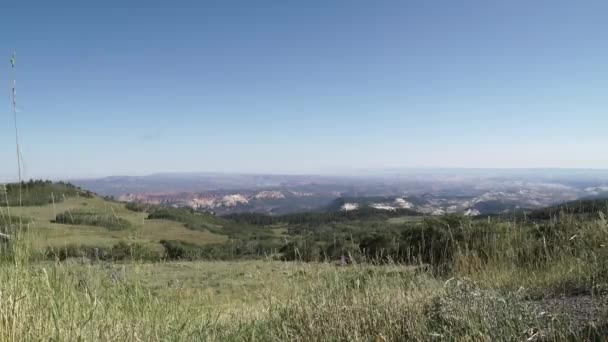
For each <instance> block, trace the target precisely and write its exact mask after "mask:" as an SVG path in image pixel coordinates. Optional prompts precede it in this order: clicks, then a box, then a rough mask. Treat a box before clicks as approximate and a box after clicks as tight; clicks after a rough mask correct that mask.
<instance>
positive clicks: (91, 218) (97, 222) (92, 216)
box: [55, 210, 131, 230]
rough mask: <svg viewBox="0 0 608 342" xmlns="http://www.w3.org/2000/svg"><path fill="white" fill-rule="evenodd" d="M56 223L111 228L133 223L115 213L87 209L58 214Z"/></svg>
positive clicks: (127, 227) (128, 226)
mask: <svg viewBox="0 0 608 342" xmlns="http://www.w3.org/2000/svg"><path fill="white" fill-rule="evenodd" d="M55 222H56V223H62V224H74V225H87V226H98V227H104V228H107V229H109V230H124V229H129V228H131V223H130V222H129V221H127V220H125V219H123V218H122V217H117V216H116V215H114V214H113V213H99V212H94V211H85V210H71V211H66V212H63V213H61V214H58V215H57V216H56V217H55Z"/></svg>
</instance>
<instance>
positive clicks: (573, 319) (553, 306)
mask: <svg viewBox="0 0 608 342" xmlns="http://www.w3.org/2000/svg"><path fill="white" fill-rule="evenodd" d="M530 304H531V305H532V307H533V308H534V309H535V311H536V313H537V315H538V316H539V317H542V318H548V319H558V320H560V321H567V322H569V325H570V329H571V330H572V332H573V333H580V332H584V333H586V331H589V329H590V328H592V327H593V328H595V329H593V330H592V331H593V332H594V333H593V335H594V338H598V337H600V336H601V337H602V340H604V339H603V338H608V297H599V296H590V295H583V296H569V297H561V298H547V299H543V300H536V301H532V302H530ZM541 335H544V334H542V333H541V334H538V336H539V337H540V336H541ZM594 338H591V337H590V340H594ZM535 340H536V339H529V341H535ZM538 340H542V338H540V339H538Z"/></svg>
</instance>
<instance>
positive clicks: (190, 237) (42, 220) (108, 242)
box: [0, 184, 226, 251]
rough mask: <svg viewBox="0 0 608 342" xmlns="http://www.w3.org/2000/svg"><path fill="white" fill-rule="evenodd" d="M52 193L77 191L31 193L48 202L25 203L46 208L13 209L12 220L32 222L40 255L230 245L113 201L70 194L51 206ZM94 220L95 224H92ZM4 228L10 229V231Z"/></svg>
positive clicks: (46, 188)
mask: <svg viewBox="0 0 608 342" xmlns="http://www.w3.org/2000/svg"><path fill="white" fill-rule="evenodd" d="M50 189H53V192H52V193H58V194H61V192H60V191H61V190H66V189H68V190H70V189H72V188H71V187H70V186H62V185H57V184H47V185H45V186H44V189H40V190H37V191H35V192H34V191H30V193H42V194H44V195H42V197H43V198H44V199H45V200H44V201H42V200H37V201H35V202H32V201H29V202H25V203H28V204H31V203H43V204H41V205H27V206H26V205H25V204H24V206H22V207H12V206H11V207H9V208H8V210H10V214H11V216H12V217H25V218H27V227H28V228H29V232H30V233H31V235H32V237H33V245H34V247H35V248H36V249H39V250H40V249H45V248H65V247H66V246H73V245H82V246H91V247H100V248H109V247H112V246H114V245H116V244H118V243H120V242H124V243H131V244H141V245H142V246H145V247H149V248H151V249H152V250H157V251H162V246H161V245H160V241H161V240H164V239H182V240H185V241H190V242H192V243H195V244H200V245H204V244H208V243H219V242H222V241H225V240H226V237H225V236H222V235H219V234H214V233H211V232H209V231H206V230H192V229H188V228H186V227H185V225H184V224H183V223H180V222H176V221H171V220H163V219H155V220H149V219H147V217H148V214H147V213H143V212H135V211H132V210H128V209H127V208H126V207H125V204H124V203H118V202H112V201H108V200H105V199H103V198H100V197H98V196H96V195H94V194H92V193H90V192H81V191H75V192H71V193H68V194H70V196H65V195H62V196H61V197H60V199H61V200H57V201H56V202H55V203H54V204H53V203H46V202H47V201H46V197H47V196H46V194H50V193H51V192H50ZM57 190H59V191H57ZM55 191H57V192H55ZM64 194H65V193H64ZM83 194H84V196H83ZM3 209H4V210H3V212H4V213H7V208H6V206H3ZM79 216H86V217H88V218H89V221H88V222H86V221H85V222H82V221H79V220H78V217H79ZM7 217H8V216H7ZM91 217H94V218H95V220H91V219H90V218H91ZM58 218H59V219H58ZM115 221H116V222H117V221H120V222H122V223H123V224H122V225H120V226H118V227H114V226H113V225H112V223H114V222H115ZM217 221H218V220H217V219H215V220H213V225H214V226H215V227H218V228H221V226H219V225H217ZM0 224H2V221H0ZM210 224H211V223H210ZM2 228H6V225H5V226H4V227H2Z"/></svg>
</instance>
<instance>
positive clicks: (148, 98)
mask: <svg viewBox="0 0 608 342" xmlns="http://www.w3.org/2000/svg"><path fill="white" fill-rule="evenodd" d="M127 2H128V3H129V5H126V3H127ZM93 3H94V4H93ZM0 19H1V20H0V57H1V60H3V61H4V62H2V65H0V85H2V86H1V88H3V89H4V91H3V92H4V93H5V94H6V95H7V96H1V97H0V178H14V177H15V175H16V167H15V161H14V160H15V156H14V154H15V151H14V149H15V148H14V137H13V131H12V115H11V112H10V102H9V97H8V94H9V89H8V84H9V79H10V75H9V69H10V67H9V66H10V65H9V58H10V54H11V52H12V51H13V49H14V50H16V51H17V65H16V67H17V69H16V78H17V89H18V90H17V91H18V94H17V96H18V99H17V102H18V108H19V113H18V116H19V128H20V130H21V143H22V150H23V158H24V161H25V168H26V173H25V174H26V177H53V178H57V177H62V178H70V177H88V176H103V175H116V174H121V175H124V174H148V173H154V172H161V171H163V172H166V171H226V172H272V173H319V172H333V171H336V170H353V169H360V168H361V169H370V168H372V169H373V168H395V167H436V166H442V167H584V168H608V153H607V152H608V151H607V149H608V1H605V0H602V1H556V0H550V1H540V0H539V1H529V0H525V1H488V0H483V1H482V0H480V1H451V0H450V1H447V0H446V1H429V0H424V1H407V0H403V1H397V0H387V1H379V0H374V1H358V0H329V1H328V0H318V1H316V0H307V1H283V0H275V1H261V0H260V1H250V0H247V1H229V0H221V1H220V0H218V1H196V2H195V1H192V2H185V1H158V2H154V1H150V0H148V1H141V2H139V3H138V2H136V1H95V2H93V1H74V2H72V3H69V2H65V1H39V2H37V3H35V2H29V1H10V2H9V1H2V2H0ZM2 108H3V109H2Z"/></svg>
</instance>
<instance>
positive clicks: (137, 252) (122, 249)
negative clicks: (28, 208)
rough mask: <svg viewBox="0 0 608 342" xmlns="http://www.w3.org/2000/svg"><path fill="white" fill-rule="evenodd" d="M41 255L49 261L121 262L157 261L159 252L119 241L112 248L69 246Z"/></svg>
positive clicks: (50, 250)
mask: <svg viewBox="0 0 608 342" xmlns="http://www.w3.org/2000/svg"><path fill="white" fill-rule="evenodd" d="M43 255H44V256H45V257H46V258H49V259H57V260H61V261H63V260H66V259H68V258H87V259H90V260H104V261H121V260H152V261H159V260H160V259H161V257H162V255H161V254H159V252H157V251H155V250H152V249H150V248H149V247H146V246H145V245H143V244H141V243H127V242H124V241H120V242H118V243H117V244H115V245H113V246H112V247H99V246H86V245H77V244H70V245H67V246H65V247H50V248H47V249H46V250H45V251H44V253H43Z"/></svg>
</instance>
